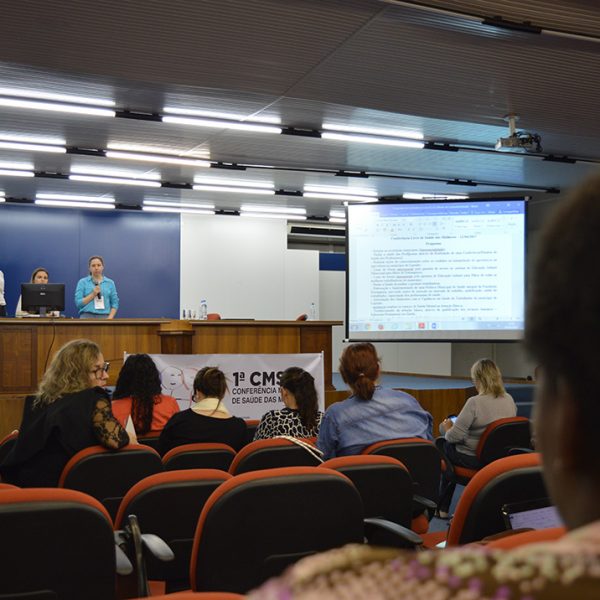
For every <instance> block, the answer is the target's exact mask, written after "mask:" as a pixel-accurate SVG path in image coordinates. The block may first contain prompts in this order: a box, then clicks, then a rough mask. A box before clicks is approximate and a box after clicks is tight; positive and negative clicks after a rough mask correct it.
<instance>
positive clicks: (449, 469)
mask: <svg viewBox="0 0 600 600" xmlns="http://www.w3.org/2000/svg"><path fill="white" fill-rule="evenodd" d="M436 445H437V447H438V449H439V450H440V452H441V454H442V456H443V457H444V463H445V464H444V468H445V470H446V473H445V475H444V476H445V477H446V478H447V479H449V480H450V481H453V482H454V483H457V484H460V485H466V484H467V482H468V481H469V480H470V479H471V478H472V477H473V475H475V473H477V471H478V469H468V468H467V467H460V466H457V465H453V464H452V463H451V462H450V460H449V459H448V457H447V456H446V455H445V452H444V446H445V444H444V443H443V438H438V439H437V440H436ZM526 448H531V426H530V423H529V419H526V418H525V417H508V418H505V419H497V420H496V421H493V422H492V423H490V424H489V425H488V426H487V427H486V428H485V430H484V432H483V434H482V435H481V438H480V439H479V442H478V444H477V449H476V450H475V454H476V456H477V458H478V459H479V461H480V463H481V466H482V467H483V466H485V465H488V464H490V463H491V462H493V461H495V460H498V459H499V458H503V457H505V456H508V455H509V454H510V453H511V450H513V449H519V452H521V453H523V449H526Z"/></svg>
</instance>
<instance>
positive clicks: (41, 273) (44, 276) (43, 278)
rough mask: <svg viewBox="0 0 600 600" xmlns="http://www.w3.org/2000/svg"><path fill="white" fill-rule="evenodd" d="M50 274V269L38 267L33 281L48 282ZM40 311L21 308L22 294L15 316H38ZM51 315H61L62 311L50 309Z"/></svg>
mask: <svg viewBox="0 0 600 600" xmlns="http://www.w3.org/2000/svg"><path fill="white" fill-rule="evenodd" d="M48 280H49V275H48V271H46V269H44V268H43V267H38V268H37V269H36V270H35V271H34V272H33V273H32V274H31V283H48ZM39 314H40V313H39V311H34V312H29V311H26V310H22V309H21V296H19V301H18V302H17V310H16V311H15V317H32V316H38V315H39ZM46 314H47V315H48V316H49V317H60V313H59V312H58V311H57V310H49V311H48V312H47V313H46Z"/></svg>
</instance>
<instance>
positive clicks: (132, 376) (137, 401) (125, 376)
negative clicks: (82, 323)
mask: <svg viewBox="0 0 600 600" xmlns="http://www.w3.org/2000/svg"><path fill="white" fill-rule="evenodd" d="M160 393H161V385H160V375H159V374H158V369H157V368H156V365H155V364H154V361H153V360H152V359H151V358H150V357H149V356H148V355H147V354H132V355H131V356H128V357H127V360H126V361H125V363H124V364H123V367H122V368H121V371H120V373H119V377H118V378H117V384H116V387H115V391H114V393H113V398H114V399H115V400H116V399H118V398H128V397H131V420H132V421H133V425H134V427H135V431H136V433H139V434H142V435H143V434H145V433H148V432H149V431H150V429H151V428H152V415H153V413H154V405H155V404H156V403H157V402H158V401H159V400H160Z"/></svg>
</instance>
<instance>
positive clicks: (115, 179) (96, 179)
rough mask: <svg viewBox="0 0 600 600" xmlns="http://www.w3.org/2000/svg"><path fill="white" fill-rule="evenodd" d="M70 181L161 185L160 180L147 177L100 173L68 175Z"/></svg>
mask: <svg viewBox="0 0 600 600" xmlns="http://www.w3.org/2000/svg"><path fill="white" fill-rule="evenodd" d="M69 179H70V180H71V181H85V182H88V183H114V184H116V185H136V186H140V187H153V188H159V187H161V185H162V184H161V183H160V181H150V180H148V179H127V178H124V177H106V176H102V175H69Z"/></svg>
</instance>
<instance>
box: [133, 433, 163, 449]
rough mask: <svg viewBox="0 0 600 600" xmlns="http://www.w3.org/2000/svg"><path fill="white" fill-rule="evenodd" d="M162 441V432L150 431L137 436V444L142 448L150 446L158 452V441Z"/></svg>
mask: <svg viewBox="0 0 600 600" xmlns="http://www.w3.org/2000/svg"><path fill="white" fill-rule="evenodd" d="M159 439H160V431H149V432H148V433H144V434H143V435H138V436H137V443H138V444H142V446H150V448H152V449H153V450H156V451H157V452H158V440H159Z"/></svg>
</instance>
